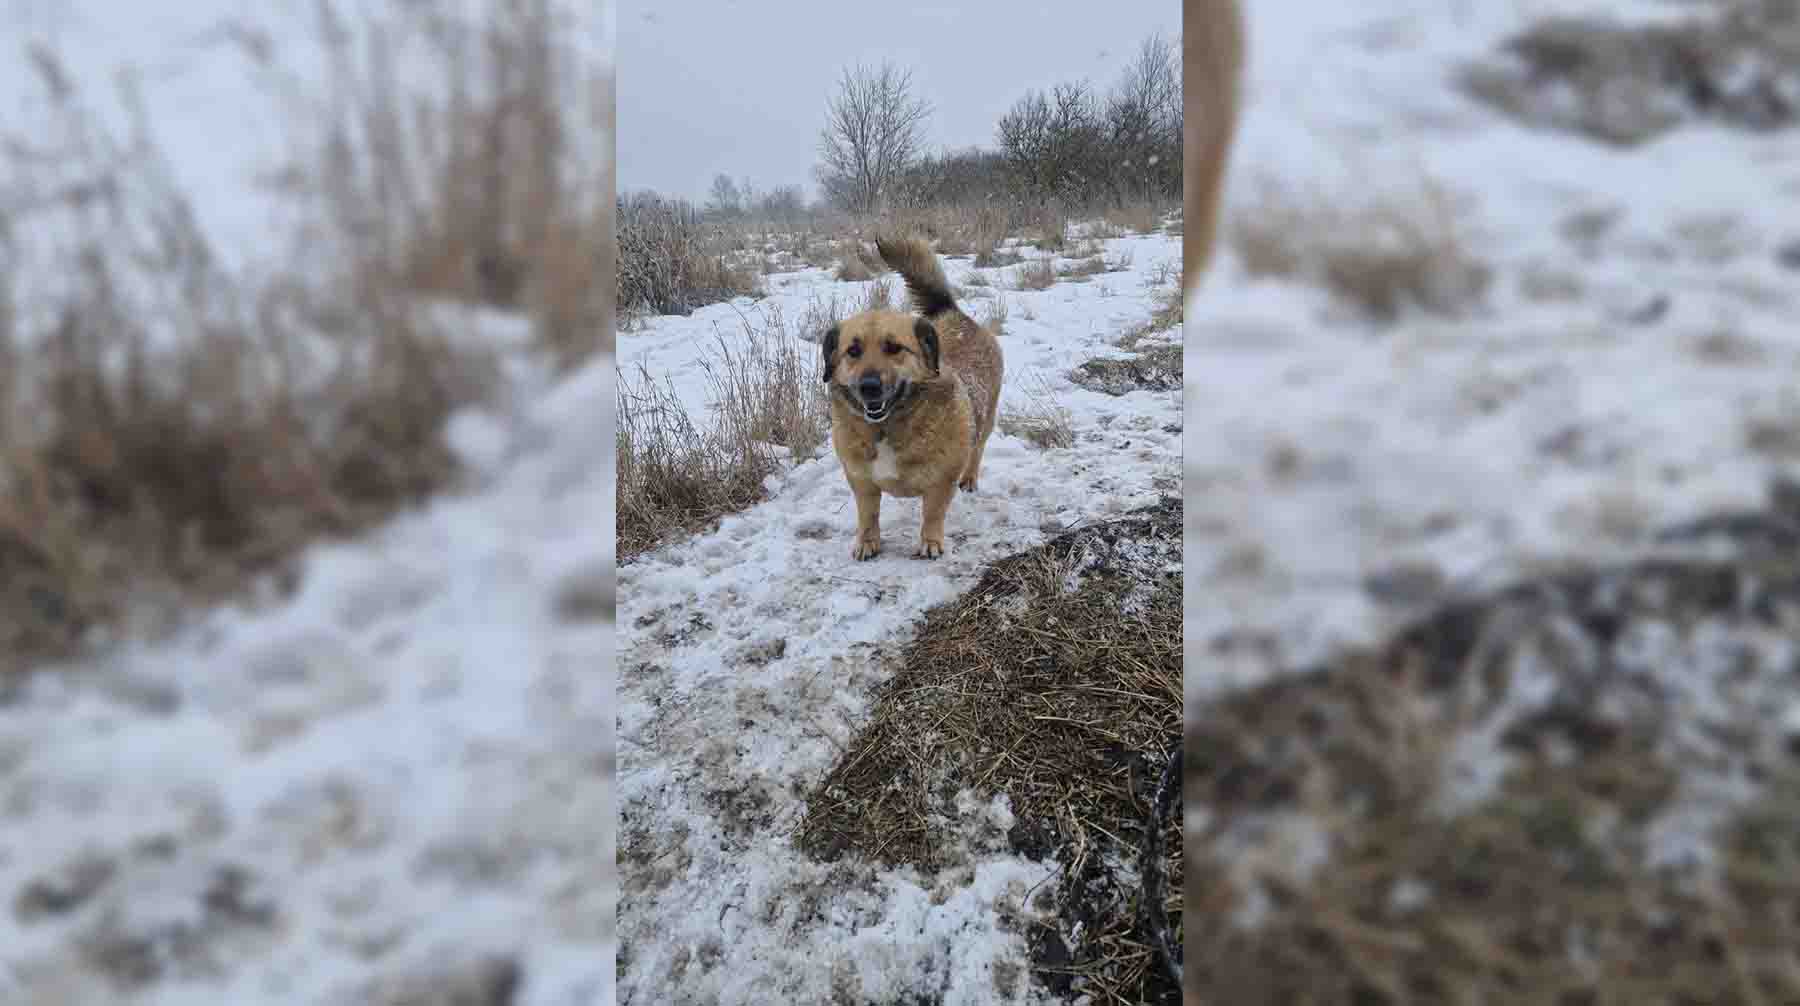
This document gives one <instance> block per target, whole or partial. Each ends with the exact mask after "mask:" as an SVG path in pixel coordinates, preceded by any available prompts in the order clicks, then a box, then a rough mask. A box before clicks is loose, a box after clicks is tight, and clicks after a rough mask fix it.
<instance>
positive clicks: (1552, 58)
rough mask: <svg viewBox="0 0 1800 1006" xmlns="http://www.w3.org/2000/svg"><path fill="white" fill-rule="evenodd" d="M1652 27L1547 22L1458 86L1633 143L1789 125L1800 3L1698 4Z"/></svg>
mask: <svg viewBox="0 0 1800 1006" xmlns="http://www.w3.org/2000/svg"><path fill="white" fill-rule="evenodd" d="M1701 6H1702V7H1703V8H1704V10H1703V11H1702V12H1701V13H1699V14H1698V15H1697V16H1692V17H1685V18H1681V19H1679V20H1675V21H1659V22H1656V23H1650V24H1626V23H1621V22H1619V21H1618V20H1617V19H1614V18H1597V17H1567V16H1557V17H1548V18H1545V19H1543V20H1541V21H1538V22H1537V23H1535V24H1533V25H1532V26H1531V27H1530V28H1528V29H1526V30H1525V31H1523V32H1521V33H1519V34H1518V35H1515V36H1513V37H1512V38H1510V39H1507V40H1506V41H1505V42H1504V43H1502V45H1501V49H1502V51H1503V52H1504V53H1505V54H1506V56H1507V58H1506V59H1503V60H1486V61H1481V62H1478V63H1475V64H1473V65H1470V66H1467V67H1464V68H1462V70H1461V71H1460V72H1459V74H1458V77H1457V81H1456V82H1457V85H1458V86H1459V87H1460V88H1461V89H1462V90H1463V91H1465V92H1467V93H1468V94H1469V95H1471V96H1472V97H1474V98H1477V99H1479V100H1481V101H1483V102H1485V103H1487V104H1489V105H1491V106H1493V107H1494V108H1496V109H1498V110H1500V111H1501V112H1503V113H1505V114H1507V115H1509V116H1511V117H1513V118H1515V119H1517V120H1519V121H1521V122H1524V123H1527V124H1530V125H1534V126H1539V127H1547V128H1552V129H1559V130H1566V131H1569V132H1573V133H1578V134H1580V135H1583V136H1586V137H1589V138H1591V139H1594V140H1598V141H1600V142H1603V143H1607V144H1611V145H1615V146H1621V147H1631V146H1636V145H1638V144H1641V143H1644V142H1646V141H1649V140H1651V139H1653V138H1655V137H1657V136H1660V135H1662V134H1664V133H1666V132H1667V131H1669V130H1672V129H1676V128H1678V127H1680V126H1681V125H1682V124H1683V123H1686V122H1691V121H1694V120H1696V119H1711V120H1714V121H1717V122H1721V123H1724V124H1727V125H1731V126H1735V127H1738V128H1743V129H1748V130H1753V131H1756V132H1766V131H1768V130H1770V129H1775V128H1779V127H1782V126H1786V125H1791V124H1792V123H1793V122H1794V121H1795V118H1796V111H1797V110H1796V108H1795V105H1794V103H1793V102H1792V101H1791V100H1789V99H1786V98H1776V97H1773V96H1775V95H1782V94H1791V93H1792V92H1793V89H1794V88H1795V87H1796V86H1800V74H1796V71H1795V67H1796V66H1797V65H1800V62H1797V61H1800V32H1797V31H1796V28H1800V7H1796V6H1795V5H1794V4H1793V3H1791V2H1789V0H1733V2H1730V3H1720V4H1706V5H1701Z"/></svg>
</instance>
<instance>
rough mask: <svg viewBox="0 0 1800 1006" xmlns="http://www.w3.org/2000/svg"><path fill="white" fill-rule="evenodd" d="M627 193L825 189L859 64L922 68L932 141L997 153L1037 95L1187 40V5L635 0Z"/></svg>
mask: <svg viewBox="0 0 1800 1006" xmlns="http://www.w3.org/2000/svg"><path fill="white" fill-rule="evenodd" d="M616 10H617V17H618V21H617V27H616V31H617V33H618V34H617V43H618V50H617V54H618V63H617V70H618V92H617V93H618V112H619V119H618V170H619V177H618V185H619V190H620V191H627V190H635V189H642V188H653V189H656V190H657V191H659V192H662V193H664V194H667V195H676V196H683V197H686V198H689V199H695V200H704V199H705V197H706V195H707V190H708V189H709V188H711V186H712V179H713V176H714V175H716V174H718V173H719V172H721V171H723V172H725V173H727V174H729V175H730V176H731V177H732V178H733V179H743V178H748V179H749V180H750V182H751V183H752V184H753V185H755V186H756V187H757V188H758V189H759V190H767V189H770V188H773V187H775V186H777V185H787V184H795V185H801V186H804V187H805V189H806V192H807V195H808V196H809V197H810V196H812V195H813V194H814V193H815V192H816V191H817V186H816V184H815V183H814V181H813V175H812V168H813V164H814V162H815V161H816V159H817V150H818V138H819V129H820V127H821V126H823V125H824V121H825V103H826V100H827V98H828V97H829V96H830V94H831V92H832V90H833V88H834V85H835V83H836V81H837V80H838V78H839V76H840V74H841V73H842V71H843V68H844V67H845V66H847V65H850V64H854V63H859V62H860V63H866V64H870V65H874V64H878V63H880V62H881V61H882V60H883V59H889V60H892V61H893V62H895V63H896V64H898V65H900V66H902V67H909V68H911V69H912V70H913V80H914V83H915V84H916V86H917V87H918V89H919V93H920V94H921V96H923V97H924V98H925V99H926V100H928V101H929V102H931V104H932V106H933V108H934V111H933V113H932V115H931V118H930V119H929V120H928V121H927V122H926V126H925V136H926V147H927V149H929V150H934V151H935V150H938V149H941V148H945V147H949V148H962V147H966V146H970V145H974V144H980V145H983V146H992V145H993V143H994V125H995V123H997V122H998V121H999V119H1000V116H1001V115H1003V114H1005V112H1006V110H1007V109H1008V108H1010V107H1011V106H1012V103H1013V102H1014V101H1016V100H1017V99H1018V98H1019V96H1020V95H1022V94H1023V93H1025V91H1026V90H1028V89H1032V88H1048V87H1049V86H1050V85H1052V84H1055V83H1058V82H1061V81H1064V80H1070V79H1074V78H1080V77H1086V78H1088V79H1090V80H1092V81H1093V82H1094V83H1096V84H1099V85H1101V86H1102V87H1110V86H1111V84H1112V82H1113V81H1114V79H1116V78H1117V77H1118V75H1119V73H1120V72H1121V71H1123V70H1124V68H1125V64H1126V63H1127V62H1128V61H1129V60H1130V58H1131V56H1132V55H1133V53H1134V52H1135V51H1136V49H1137V46H1138V44H1139V43H1140V42H1142V41H1143V39H1145V38H1146V37H1148V36H1149V35H1150V33H1151V32H1153V31H1158V30H1160V31H1162V32H1163V34H1164V35H1166V36H1168V37H1169V38H1170V40H1171V41H1173V40H1175V39H1176V38H1177V37H1178V35H1179V32H1180V30H1181V7H1180V5H1179V4H1177V3H1175V2H1174V0H1102V2H1100V3H1056V4H1025V3H1007V2H1001V3H995V2H988V3H971V4H951V3H940V4H925V5H921V6H917V7H910V8H909V7H908V6H907V5H905V4H903V3H895V4H893V5H891V6H884V5H882V4H880V3H874V4H869V3H861V4H859V3H844V2H843V0H831V2H827V0H782V2H779V3H772V4H771V3H749V2H745V0H677V2H664V3H656V2H650V0H621V2H620V3H619V5H618V7H617V8H616Z"/></svg>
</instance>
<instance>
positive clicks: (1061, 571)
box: [800, 498, 1182, 1004]
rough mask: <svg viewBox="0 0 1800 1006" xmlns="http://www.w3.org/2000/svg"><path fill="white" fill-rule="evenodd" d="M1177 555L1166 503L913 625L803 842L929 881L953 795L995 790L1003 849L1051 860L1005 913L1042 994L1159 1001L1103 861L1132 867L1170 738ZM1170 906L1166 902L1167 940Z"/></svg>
mask: <svg viewBox="0 0 1800 1006" xmlns="http://www.w3.org/2000/svg"><path fill="white" fill-rule="evenodd" d="M1180 555H1181V502H1180V500H1179V499H1173V498H1171V499H1166V500H1165V501H1164V502H1162V503H1161V504H1158V505H1157V506H1154V507H1150V508H1147V509H1145V510H1141V511H1137V512H1134V513H1132V514H1130V515H1128V516H1126V517H1125V518H1123V519H1120V520H1116V521H1111V522H1107V523H1103V524H1096V525H1091V526H1087V527H1083V528H1080V529H1077V530H1073V531H1069V532H1067V533H1064V534H1062V535H1059V536H1058V537H1057V538H1055V539H1053V540H1052V541H1050V542H1049V543H1047V544H1046V545H1044V546H1042V547H1040V548H1037V549H1034V550H1032V551H1029V552H1024V553H1020V554H1018V555H1014V556H1010V557H1008V558H1005V559H1002V560H1000V561H998V562H996V563H994V564H993V565H991V566H990V567H989V568H988V570H987V572H986V573H985V574H984V575H983V576H982V578H981V581H980V582H979V583H978V584H976V585H975V587H974V588H973V589H972V590H970V591H969V592H968V593H967V594H965V595H964V596H963V597H961V598H959V599H957V600H956V601H953V602H950V603H948V604H944V605H941V606H939V607H937V608H934V609H932V610H931V611H930V612H928V613H927V614H926V616H925V619H924V622H923V624H922V625H921V626H920V628H919V632H918V635H917V636H916V638H915V639H914V641H913V642H911V643H910V644H908V645H907V647H906V648H905V650H904V651H903V652H902V653H901V654H899V655H897V657H896V659H895V667H896V668H897V673H896V676H895V677H894V679H893V680H892V682H891V683H890V684H889V685H888V687H887V688H886V689H885V691H884V692H883V693H882V695H881V696H880V698H879V699H878V700H877V703H876V706H875V711H874V715H873V717H872V719H871V721H870V723H869V725H868V726H867V727H866V728H865V729H864V730H863V732H862V733H861V734H860V735H858V737H857V738H856V740H855V741H854V742H853V743H852V745H851V747H850V749H849V750H848V751H847V752H846V753H845V754H844V756H843V758H842V760H841V761H840V762H839V764H838V765H837V766H836V767H835V768H834V769H833V770H832V771H831V773H830V774H829V775H828V776H827V777H826V779H825V780H824V782H823V783H822V784H821V785H820V786H819V788H818V789H817V790H815V791H814V793H813V794H812V795H811V796H810V797H809V799H808V812H807V816H806V818H805V820H804V822H803V823H802V825H801V829H800V845H801V847H802V848H803V849H805V850H806V851H808V852H809V853H810V854H812V855H814V856H818V857H820V858H823V859H828V860H833V859H836V858H838V857H839V856H842V855H844V854H845V853H856V854H859V855H863V856H868V857H870V858H873V859H876V860H879V861H881V862H883V863H889V864H901V863H905V864H912V865H916V866H919V867H921V868H923V869H926V870H933V869H936V868H938V867H940V866H943V865H947V864H949V863H950V861H951V860H952V859H953V858H954V857H955V856H956V855H957V851H956V850H957V849H958V843H957V842H956V841H955V839H954V837H953V836H952V835H951V834H947V833H946V822H947V821H955V820H957V819H958V817H959V816H960V815H959V814H958V812H957V810H956V797H957V794H958V792H959V791H964V790H972V791H973V792H974V795H975V797H976V799H978V800H986V799H988V798H990V797H991V796H993V795H994V794H1004V795H1005V796H1006V797H1007V798H1008V799H1009V800H1010V802H1011V807H1012V811H1013V814H1014V817H1015V820H1016V822H1017V823H1016V824H1015V826H1014V827H1013V828H1012V830H1011V832H1009V833H1008V834H1007V836H1006V839H1007V844H1008V845H1009V847H1010V848H1011V849H1013V850H1014V851H1016V852H1018V853H1020V854H1023V855H1027V856H1030V857H1031V858H1034V859H1039V858H1043V857H1045V856H1054V857H1055V858H1056V859H1057V860H1058V861H1059V862H1060V863H1061V864H1062V865H1063V872H1062V874H1061V878H1060V881H1061V882H1060V883H1059V884H1058V885H1057V890H1055V891H1054V892H1048V891H1047V892H1046V893H1044V894H1042V895H1041V896H1040V897H1039V898H1038V899H1036V901H1035V903H1034V904H1033V905H1030V906H1025V905H1015V906H1012V910H1013V911H1015V912H1017V913H1018V915H1019V916H1020V922H1021V924H1022V925H1024V926H1025V927H1026V929H1027V939H1028V942H1029V944H1030V946H1031V948H1032V950H1033V957H1034V967H1033V971H1034V973H1035V975H1036V977H1037V978H1038V979H1039V981H1041V982H1042V983H1043V984H1044V985H1046V986H1048V988H1049V989H1050V991H1051V992H1052V993H1053V994H1056V995H1068V994H1069V993H1070V990H1071V987H1072V985H1073V984H1074V982H1075V981H1076V979H1077V978H1079V979H1080V980H1081V981H1082V983H1083V984H1082V991H1083V992H1084V993H1086V994H1087V995H1089V996H1091V999H1090V1000H1089V1001H1091V1002H1094V1003H1107V1004H1126V1003H1131V1004H1136V1003H1144V1002H1154V1003H1173V1002H1175V1001H1176V999H1177V997H1178V995H1179V993H1178V991H1177V990H1175V989H1174V988H1171V987H1170V984H1169V983H1168V981H1167V979H1166V978H1165V977H1164V975H1163V974H1162V972H1161V970H1160V967H1159V966H1158V965H1157V963H1156V960H1155V957H1154V954H1153V953H1152V951H1151V950H1150V947H1149V946H1148V944H1147V941H1146V937H1145V934H1144V932H1143V931H1142V928H1141V926H1140V924H1139V921H1138V918H1139V917H1138V912H1137V909H1138V906H1137V905H1136V903H1135V901H1134V898H1135V896H1136V893H1137V888H1136V884H1135V882H1134V881H1132V882H1125V883H1123V884H1121V882H1120V881H1119V879H1118V878H1117V876H1116V873H1115V871H1114V870H1112V869H1111V868H1110V866H1109V864H1111V863H1114V862H1120V861H1123V862H1126V863H1131V862H1134V861H1135V860H1136V858H1137V852H1136V850H1137V849H1138V848H1139V846H1140V844H1141V840H1142V837H1143V829H1144V822H1145V821H1146V818H1147V816H1148V811H1149V807H1148V801H1149V797H1150V795H1151V792H1152V790H1153V788H1154V784H1155V780H1156V777H1157V774H1158V773H1159V772H1160V770H1161V768H1162V766H1163V763H1164V760H1165V759H1166V757H1167V753H1168V752H1169V751H1170V750H1171V749H1172V748H1173V745H1174V741H1175V739H1176V736H1177V734H1176V728H1177V725H1178V720H1179V717H1180V712H1181V579H1180V575H1179V574H1178V573H1174V574H1171V573H1167V572H1165V571H1164V567H1165V565H1166V564H1167V563H1169V562H1171V561H1178V560H1179V557H1180ZM1178 828H1179V825H1178V824H1177V823H1175V822H1171V823H1170V825H1169V829H1168V833H1167V834H1168V837H1169V839H1170V847H1171V848H1173V847H1174V844H1175V843H1174V842H1173V837H1174V835H1175V834H1176V832H1177V830H1178ZM1180 871H1181V863H1180V860H1179V857H1176V861H1175V863H1174V864H1173V868H1172V875H1173V876H1175V877H1179V876H1180ZM1180 891H1181V885H1180V884H1179V883H1177V884H1176V885H1174V888H1173V890H1172V891H1171V893H1170V895H1169V897H1168V899H1167V900H1166V902H1165V906H1164V907H1165V908H1166V909H1167V911H1168V913H1169V915H1170V917H1171V919H1172V921H1173V922H1174V923H1175V924H1176V925H1177V926H1179V923H1180V918H1181V908H1182V906H1181V898H1182V895H1181V893H1180ZM1057 930H1061V932H1062V933H1064V934H1068V935H1069V937H1070V940H1071V944H1072V945H1065V944H1064V942H1063V939H1062V937H1059V936H1058V935H1057Z"/></svg>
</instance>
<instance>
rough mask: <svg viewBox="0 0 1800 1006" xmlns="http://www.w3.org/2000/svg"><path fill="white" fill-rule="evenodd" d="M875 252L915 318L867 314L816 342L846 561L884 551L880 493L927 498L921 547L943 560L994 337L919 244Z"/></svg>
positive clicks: (981, 416) (995, 378)
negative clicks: (836, 464)
mask: <svg viewBox="0 0 1800 1006" xmlns="http://www.w3.org/2000/svg"><path fill="white" fill-rule="evenodd" d="M875 250H876V252H877V253H878V254H879V255H880V256H881V259H882V261H884V262H886V263H887V264H888V266H890V267H891V268H892V269H893V270H894V271H895V272H898V273H899V274H900V277H901V278H902V279H904V280H905V281H906V290H907V293H908V294H910V295H911V298H912V306H913V309H914V310H916V311H918V312H919V315H918V316H914V315H909V314H903V313H901V312H899V311H865V312H863V313H862V314H858V315H856V316H854V317H851V318H846V319H844V320H843V321H842V322H839V323H838V324H836V325H833V326H831V328H830V329H829V330H827V331H826V333H825V344H824V350H825V383H826V384H827V385H829V386H830V389H831V446H832V447H833V449H835V450H836V451H837V456H838V460H840V461H842V462H843V464H844V478H845V479H847V480H848V481H849V483H850V491H851V492H852V493H855V494H856V544H855V546H854V547H853V548H852V549H851V550H850V555H851V556H852V557H853V558H856V559H873V558H874V557H875V556H877V555H880V554H881V495H882V494H883V493H886V494H888V495H890V496H902V497H914V496H923V497H924V498H925V513H924V520H923V521H922V523H921V526H920V529H919V547H918V550H917V551H916V552H914V553H913V554H914V555H915V556H917V557H920V558H925V559H935V558H937V557H938V556H940V555H943V554H944V515H945V513H947V512H948V511H949V509H950V497H951V496H952V495H954V494H955V491H956V490H957V489H959V488H960V489H962V490H963V491H964V492H974V491H975V486H976V480H977V479H978V478H979V477H980V475H981V454H982V451H983V450H985V449H986V448H987V441H988V435H989V434H991V433H993V431H994V414H995V413H996V412H997V411H998V410H999V405H1000V378H1001V374H1002V371H1003V369H1004V363H1003V361H1002V360H1001V356H1000V343H999V340H997V339H995V338H994V334H993V333H992V332H989V331H988V330H987V329H985V328H983V327H981V326H980V325H978V324H976V323H975V319H973V318H970V317H969V316H968V315H966V314H964V313H963V312H962V311H961V310H960V309H958V308H957V306H956V300H955V298H954V297H953V296H951V293H950V284H949V282H948V281H947V280H946V279H945V278H944V270H943V267H942V266H940V265H939V264H938V261H937V256H936V255H934V254H932V251H931V248H930V247H929V246H927V245H926V244H925V242H923V241H920V240H918V239H905V240H895V239H887V238H881V239H877V240H876V242H875Z"/></svg>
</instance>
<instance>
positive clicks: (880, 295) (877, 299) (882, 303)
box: [861, 276, 894, 311]
mask: <svg viewBox="0 0 1800 1006" xmlns="http://www.w3.org/2000/svg"><path fill="white" fill-rule="evenodd" d="M893 309H894V284H893V282H892V281H891V280H890V279H889V278H888V277H886V276H883V277H881V278H880V279H878V280H876V281H875V282H873V283H870V284H869V288H868V289H867V290H865V291H864V292H863V300H862V307H861V310H864V311H891V310H893Z"/></svg>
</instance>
